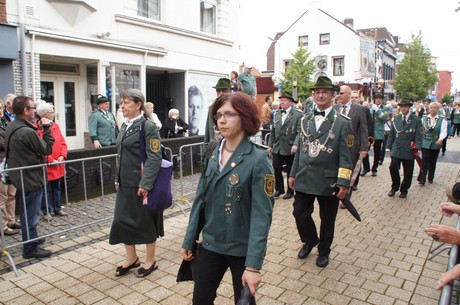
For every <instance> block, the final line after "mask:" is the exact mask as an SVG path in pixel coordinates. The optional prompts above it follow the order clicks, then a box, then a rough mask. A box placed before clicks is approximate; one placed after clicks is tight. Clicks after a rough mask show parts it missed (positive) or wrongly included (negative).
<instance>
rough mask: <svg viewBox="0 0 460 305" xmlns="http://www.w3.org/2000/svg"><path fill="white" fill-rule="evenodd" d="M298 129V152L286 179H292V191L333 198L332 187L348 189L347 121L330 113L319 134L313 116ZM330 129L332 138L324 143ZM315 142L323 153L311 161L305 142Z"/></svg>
mask: <svg viewBox="0 0 460 305" xmlns="http://www.w3.org/2000/svg"><path fill="white" fill-rule="evenodd" d="M334 121H335V124H334V126H332V125H333V122H334ZM300 126H301V131H300V132H299V133H301V134H299V141H298V145H299V148H298V149H297V152H296V154H295V157H294V162H293V164H292V169H291V173H290V175H289V176H291V177H295V183H294V189H295V190H296V191H298V192H302V193H305V194H312V195H319V196H332V193H333V192H334V189H333V188H332V187H331V185H332V184H338V185H343V186H345V187H349V186H350V179H351V174H352V168H353V157H352V155H353V145H354V136H353V131H352V128H351V121H350V119H349V118H347V117H346V116H343V115H339V114H338V113H337V112H336V111H335V110H334V109H332V110H331V111H330V112H329V114H328V116H327V119H326V120H325V121H324V122H323V123H322V124H321V127H320V128H319V130H318V132H317V131H316V125H315V118H314V115H313V113H311V114H309V115H307V116H305V117H304V118H302V120H301V121H300ZM331 128H332V133H333V135H334V136H333V138H331V137H330V138H329V140H328V141H327V142H326V143H325V141H326V138H327V137H328V134H329V130H330V129H331ZM317 139H318V140H319V142H320V143H321V144H325V150H321V151H320V153H319V155H318V156H317V157H310V155H309V154H308V146H307V141H309V142H313V141H315V140H317Z"/></svg>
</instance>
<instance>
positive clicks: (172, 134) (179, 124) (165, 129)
mask: <svg viewBox="0 0 460 305" xmlns="http://www.w3.org/2000/svg"><path fill="white" fill-rule="evenodd" d="M187 130H188V124H187V123H185V121H184V120H182V119H181V118H180V116H179V110H177V109H175V108H172V109H171V110H169V113H168V118H167V119H166V120H165V121H164V122H163V126H162V127H161V130H160V133H161V137H162V138H164V139H168V138H178V137H183V136H185V132H186V131H187Z"/></svg>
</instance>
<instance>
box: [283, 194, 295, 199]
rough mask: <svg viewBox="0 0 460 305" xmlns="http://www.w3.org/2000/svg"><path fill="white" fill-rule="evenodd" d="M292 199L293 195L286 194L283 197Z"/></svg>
mask: <svg viewBox="0 0 460 305" xmlns="http://www.w3.org/2000/svg"><path fill="white" fill-rule="evenodd" d="M292 197H294V194H293V193H286V195H284V196H283V199H291V198H292Z"/></svg>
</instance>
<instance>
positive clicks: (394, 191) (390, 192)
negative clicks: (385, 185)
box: [388, 189, 397, 197]
mask: <svg viewBox="0 0 460 305" xmlns="http://www.w3.org/2000/svg"><path fill="white" fill-rule="evenodd" d="M396 192H397V190H395V189H391V191H389V192H388V196H389V197H393V196H394V195H395V194H396Z"/></svg>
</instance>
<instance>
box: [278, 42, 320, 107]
mask: <svg viewBox="0 0 460 305" xmlns="http://www.w3.org/2000/svg"><path fill="white" fill-rule="evenodd" d="M291 55H292V59H291V60H290V61H289V65H288V67H287V69H286V72H285V73H284V74H283V79H282V80H281V84H282V86H283V91H284V92H292V80H293V77H294V76H297V96H298V97H300V98H302V100H305V99H306V98H307V97H309V96H310V95H311V91H310V88H311V87H312V86H313V83H312V82H311V81H310V77H311V75H312V74H313V73H314V72H315V60H314V58H310V55H311V54H310V52H308V50H307V49H306V48H303V47H300V48H299V49H298V50H297V51H296V52H295V53H294V54H292V53H291Z"/></svg>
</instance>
